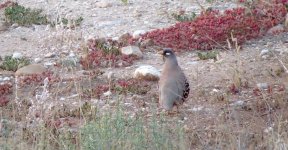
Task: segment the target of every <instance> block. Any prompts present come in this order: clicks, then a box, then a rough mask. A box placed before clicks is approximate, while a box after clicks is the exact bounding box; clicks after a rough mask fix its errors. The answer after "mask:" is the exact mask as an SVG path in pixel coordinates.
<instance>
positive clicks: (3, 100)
mask: <svg viewBox="0 0 288 150" xmlns="http://www.w3.org/2000/svg"><path fill="white" fill-rule="evenodd" d="M8 102H9V99H8V98H7V97H6V96H0V107H3V106H6V105H7V104H8Z"/></svg>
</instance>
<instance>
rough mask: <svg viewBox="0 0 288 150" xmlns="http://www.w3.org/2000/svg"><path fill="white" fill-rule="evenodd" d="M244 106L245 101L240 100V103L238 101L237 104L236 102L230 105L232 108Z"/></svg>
mask: <svg viewBox="0 0 288 150" xmlns="http://www.w3.org/2000/svg"><path fill="white" fill-rule="evenodd" d="M244 104H245V102H244V101H242V100H238V101H236V102H234V103H232V104H230V105H231V106H243V105H244Z"/></svg>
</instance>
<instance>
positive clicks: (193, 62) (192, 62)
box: [186, 61, 198, 65]
mask: <svg viewBox="0 0 288 150" xmlns="http://www.w3.org/2000/svg"><path fill="white" fill-rule="evenodd" d="M186 64H187V65H197V64H198V61H189V62H187V63H186Z"/></svg>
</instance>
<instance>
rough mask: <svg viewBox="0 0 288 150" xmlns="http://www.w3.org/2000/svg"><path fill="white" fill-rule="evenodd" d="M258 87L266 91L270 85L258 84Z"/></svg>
mask: <svg viewBox="0 0 288 150" xmlns="http://www.w3.org/2000/svg"><path fill="white" fill-rule="evenodd" d="M257 87H258V88H259V89H262V90H265V89H268V87H269V85H268V83H257Z"/></svg>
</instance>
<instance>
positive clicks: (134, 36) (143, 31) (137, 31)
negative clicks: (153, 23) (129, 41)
mask: <svg viewBox="0 0 288 150" xmlns="http://www.w3.org/2000/svg"><path fill="white" fill-rule="evenodd" d="M145 33H146V31H145V30H136V31H134V32H133V35H132V36H133V38H135V39H138V38H140V36H141V35H143V34H145Z"/></svg>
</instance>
